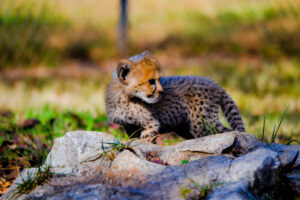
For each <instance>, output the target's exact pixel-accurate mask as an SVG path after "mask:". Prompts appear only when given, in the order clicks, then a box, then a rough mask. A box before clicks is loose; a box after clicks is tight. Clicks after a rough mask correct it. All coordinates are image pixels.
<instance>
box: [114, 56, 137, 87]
mask: <svg viewBox="0 0 300 200" xmlns="http://www.w3.org/2000/svg"><path fill="white" fill-rule="evenodd" d="M132 66H133V63H132V62H131V61H129V60H127V59H123V60H121V61H120V62H119V64H118V67H117V72H118V78H119V79H120V81H121V82H122V83H124V84H127V81H126V77H127V75H128V74H129V72H130V69H131V67H132Z"/></svg>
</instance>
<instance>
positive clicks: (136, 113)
mask: <svg viewBox="0 0 300 200" xmlns="http://www.w3.org/2000/svg"><path fill="white" fill-rule="evenodd" d="M111 111H112V112H109V115H108V118H109V120H110V121H111V122H113V123H116V124H120V125H125V124H129V125H133V126H136V127H141V128H142V131H141V138H142V139H145V140H147V141H150V140H151V139H152V138H153V137H154V136H155V135H157V134H158V130H159V127H160V124H159V122H158V120H156V119H155V118H154V117H153V116H152V114H151V112H150V111H149V110H148V109H146V108H145V107H143V106H141V105H139V104H133V103H129V104H127V105H126V106H120V107H118V108H116V109H111Z"/></svg>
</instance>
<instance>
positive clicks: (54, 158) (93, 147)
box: [46, 131, 116, 176]
mask: <svg viewBox="0 0 300 200" xmlns="http://www.w3.org/2000/svg"><path fill="white" fill-rule="evenodd" d="M115 141H116V138H115V137H113V136H112V135H109V134H106V133H101V132H93V131H74V132H68V133H66V134H65V135H64V136H63V137H60V138H57V139H55V141H54V145H53V147H52V149H51V151H50V153H49V155H48V157H47V160H46V164H48V165H50V166H52V167H53V172H54V173H58V174H67V175H73V176H91V175H94V174H95V173H100V172H101V171H102V170H103V168H106V167H107V165H108V164H109V163H108V161H107V160H106V159H104V158H103V157H102V155H103V148H102V146H103V147H104V149H105V150H106V151H109V149H110V146H111V145H109V144H108V143H112V142H115Z"/></svg>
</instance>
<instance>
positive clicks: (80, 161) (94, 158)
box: [2, 131, 300, 199]
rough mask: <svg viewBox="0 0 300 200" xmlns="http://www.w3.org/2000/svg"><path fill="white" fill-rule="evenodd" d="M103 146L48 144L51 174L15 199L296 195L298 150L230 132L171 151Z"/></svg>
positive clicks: (141, 145) (94, 135) (83, 140)
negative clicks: (50, 148) (48, 177)
mask: <svg viewBox="0 0 300 200" xmlns="http://www.w3.org/2000/svg"><path fill="white" fill-rule="evenodd" d="M110 143H119V141H117V140H116V138H114V137H113V136H111V135H108V134H105V133H99V132H85V131H77V132H69V133H67V134H66V135H65V136H63V137H61V138H58V139H56V140H55V142H54V145H53V148H52V150H51V152H50V153H49V155H48V157H47V162H46V163H47V164H48V165H51V166H52V167H53V168H52V171H53V172H54V173H55V174H54V175H53V177H52V178H51V180H49V181H48V182H45V183H44V184H42V185H40V186H38V187H37V188H35V189H34V190H33V191H31V192H30V193H29V194H26V195H21V196H19V197H18V199H182V197H184V198H185V199H203V198H205V197H207V199H268V198H269V197H270V198H276V199H284V198H292V197H293V195H294V192H296V193H299V180H300V179H299V171H298V170H297V169H299V158H298V150H299V146H287V145H278V144H270V145H268V144H266V143H263V142H260V141H258V140H257V139H256V138H255V137H254V136H252V135H251V134H248V133H240V132H236V131H234V132H229V133H224V134H217V135H211V136H206V137H202V138H197V139H192V140H186V141H183V142H180V143H179V144H177V145H172V146H158V145H154V144H151V143H148V142H145V141H143V140H135V141H132V142H129V143H128V144H127V145H119V146H120V148H119V149H111V148H112V145H111V144H110ZM111 152H113V155H114V156H111V157H110V156H108V155H109V154H110V153H111ZM182 160H185V162H184V163H185V164H182ZM30 170H35V169H30ZM24 173H25V174H26V171H23V172H22V174H21V175H22V176H23V175H24ZM287 173H288V174H287ZM286 174H287V175H286ZM20 180H21V179H20V177H19V178H18V179H17V180H16V182H15V183H14V184H13V185H12V187H11V188H10V190H9V191H8V192H6V193H5V195H4V196H3V197H2V199H9V198H10V197H11V194H13V193H14V192H15V191H16V184H17V183H18V182H20ZM291 186H292V187H291Z"/></svg>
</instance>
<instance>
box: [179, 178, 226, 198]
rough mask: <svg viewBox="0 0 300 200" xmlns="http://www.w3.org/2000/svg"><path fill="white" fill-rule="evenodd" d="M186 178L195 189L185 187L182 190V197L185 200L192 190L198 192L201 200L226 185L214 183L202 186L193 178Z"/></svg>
mask: <svg viewBox="0 0 300 200" xmlns="http://www.w3.org/2000/svg"><path fill="white" fill-rule="evenodd" d="M186 178H187V179H188V180H189V181H190V182H191V184H192V186H193V187H187V186H186V185H185V186H182V187H181V188H180V192H181V197H182V198H183V199H185V198H186V197H187V195H188V194H189V193H191V192H192V189H196V190H198V192H199V199H204V198H205V197H206V196H207V195H208V193H209V192H210V191H211V190H212V189H213V188H215V187H218V186H221V185H224V183H213V184H211V185H204V184H203V185H200V184H199V183H197V182H196V181H194V180H193V179H192V178H189V177H186Z"/></svg>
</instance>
